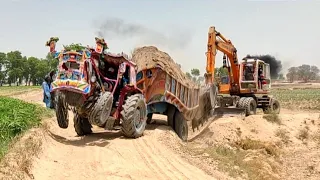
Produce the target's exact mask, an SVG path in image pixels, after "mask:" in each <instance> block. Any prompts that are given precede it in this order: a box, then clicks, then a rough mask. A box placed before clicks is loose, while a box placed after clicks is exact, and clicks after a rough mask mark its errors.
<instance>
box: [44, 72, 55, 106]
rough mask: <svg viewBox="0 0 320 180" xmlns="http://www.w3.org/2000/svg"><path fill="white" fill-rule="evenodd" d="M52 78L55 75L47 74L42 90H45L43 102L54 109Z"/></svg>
mask: <svg viewBox="0 0 320 180" xmlns="http://www.w3.org/2000/svg"><path fill="white" fill-rule="evenodd" d="M52 76H53V73H52V72H51V73H50V74H47V75H46V76H45V77H44V82H43V83H42V89H43V102H44V103H45V104H46V107H47V108H52V105H53V104H52V103H51V94H50V92H51V89H52V87H51V82H52Z"/></svg>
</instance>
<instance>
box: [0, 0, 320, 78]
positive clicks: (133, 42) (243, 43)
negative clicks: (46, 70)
mask: <svg viewBox="0 0 320 180" xmlns="http://www.w3.org/2000/svg"><path fill="white" fill-rule="evenodd" d="M0 3H1V11H0V20H1V22H2V25H1V28H0V51H4V52H8V51H11V50H20V51H22V53H23V54H24V55H26V56H36V57H45V55H46V53H47V51H48V48H47V47H45V46H44V44H45V42H46V41H47V40H48V39H49V37H51V36H58V37H59V38H60V41H59V43H58V47H59V48H60V47H62V44H68V43H72V42H74V43H82V44H83V45H94V37H95V36H96V35H97V32H99V31H100V32H102V34H104V36H105V37H104V38H105V40H106V41H107V42H108V44H109V47H110V51H112V52H114V53H117V52H121V51H123V52H126V53H128V54H130V52H131V51H132V50H133V49H134V48H135V47H136V46H142V45H155V46H157V47H158V48H159V49H160V50H163V51H166V52H167V53H168V54H169V55H170V56H171V57H172V58H173V59H174V60H175V61H176V62H178V63H180V64H181V65H182V68H183V70H190V69H191V68H199V69H200V71H201V73H204V70H205V62H206V56H205V51H206V45H207V33H208V29H209V27H210V26H216V29H217V30H218V31H220V32H221V33H222V34H223V35H224V36H225V37H226V38H228V39H230V40H231V41H232V42H233V44H234V45H235V46H236V48H237V50H238V56H239V59H242V57H243V56H245V55H247V54H253V55H254V54H271V55H274V56H276V57H277V59H279V60H281V61H282V64H283V66H286V67H289V66H290V65H300V64H302V63H307V64H311V65H312V64H314V65H317V66H320V53H319V41H320V1H307V0H305V1H296V2H293V1H243V0H238V1H235V0H234V1H231V0H229V1H228V0H225V1H215V0H211V1H210V0H198V1H196V0H185V1H182V0H153V1H148V0H117V1H116V0H90V1H89V0H68V1H67V0H65V1H62V0H0ZM106 22H108V23H107V26H106V27H107V28H103V29H101V28H99V26H101V24H103V23H106ZM112 22H113V24H112ZM115 22H118V25H119V22H123V23H124V24H125V25H123V27H122V31H121V32H123V33H118V34H115V33H114V32H115V30H116V24H117V23H115ZM123 28H127V29H123ZM128 28H129V29H134V30H133V31H131V32H129V31H128ZM130 36H134V37H130ZM218 54H219V55H218V57H217V66H219V65H221V64H222V53H221V52H220V53H218ZM285 69H286V68H285Z"/></svg>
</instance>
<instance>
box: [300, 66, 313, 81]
mask: <svg viewBox="0 0 320 180" xmlns="http://www.w3.org/2000/svg"><path fill="white" fill-rule="evenodd" d="M298 76H299V79H301V80H303V82H308V81H309V80H310V79H311V78H312V72H311V66H310V65H307V64H303V65H301V66H299V67H298Z"/></svg>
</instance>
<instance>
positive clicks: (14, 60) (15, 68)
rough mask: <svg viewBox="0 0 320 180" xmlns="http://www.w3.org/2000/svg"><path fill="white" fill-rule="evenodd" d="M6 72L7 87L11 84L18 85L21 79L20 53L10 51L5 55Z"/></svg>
mask: <svg viewBox="0 0 320 180" xmlns="http://www.w3.org/2000/svg"><path fill="white" fill-rule="evenodd" d="M7 60H8V64H7V67H6V68H7V71H8V75H9V77H8V81H9V85H10V86H11V83H17V85H19V82H21V80H22V79H23V61H24V60H23V57H22V55H21V52H20V51H11V52H9V53H7Z"/></svg>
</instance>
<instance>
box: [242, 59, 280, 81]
mask: <svg viewBox="0 0 320 180" xmlns="http://www.w3.org/2000/svg"><path fill="white" fill-rule="evenodd" d="M246 58H256V59H260V60H262V61H264V62H265V63H268V64H269V65H270V75H271V78H272V79H277V78H278V77H279V74H280V72H281V70H282V64H281V61H280V60H278V59H276V58H275V57H274V56H271V55H269V54H268V55H247V56H246Z"/></svg>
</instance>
